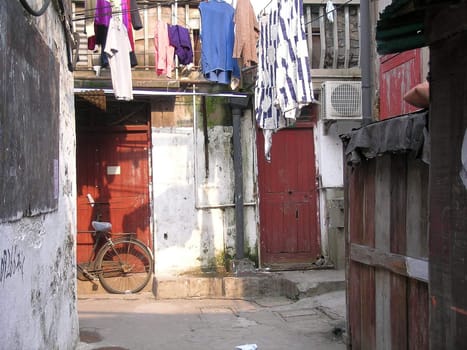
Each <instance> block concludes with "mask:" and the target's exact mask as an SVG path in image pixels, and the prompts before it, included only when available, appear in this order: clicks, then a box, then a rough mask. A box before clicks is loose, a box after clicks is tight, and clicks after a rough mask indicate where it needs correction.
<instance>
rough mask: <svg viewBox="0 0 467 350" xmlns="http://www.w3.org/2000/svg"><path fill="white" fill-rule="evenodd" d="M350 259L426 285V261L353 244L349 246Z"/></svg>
mask: <svg viewBox="0 0 467 350" xmlns="http://www.w3.org/2000/svg"><path fill="white" fill-rule="evenodd" d="M350 259H351V260H353V261H355V262H359V263H361V264H365V265H370V266H373V267H380V268H384V269H386V270H389V271H391V272H393V273H396V274H399V275H402V276H405V277H409V278H414V279H417V280H419V281H422V282H426V283H428V261H426V260H421V259H415V258H410V257H407V256H404V255H399V254H393V253H388V252H384V251H382V250H380V249H376V248H371V247H367V246H363V245H360V244H354V243H353V244H351V245H350Z"/></svg>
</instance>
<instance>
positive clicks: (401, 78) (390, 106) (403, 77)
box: [379, 49, 424, 120]
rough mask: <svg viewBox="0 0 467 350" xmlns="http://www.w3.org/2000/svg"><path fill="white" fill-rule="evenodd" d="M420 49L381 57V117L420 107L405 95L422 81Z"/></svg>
mask: <svg viewBox="0 0 467 350" xmlns="http://www.w3.org/2000/svg"><path fill="white" fill-rule="evenodd" d="M420 62H421V53H420V49H415V50H409V51H405V52H402V53H398V54H394V55H385V56H383V57H381V65H380V70H381V73H380V82H379V85H380V90H381V91H380V119H381V120H383V119H387V118H390V117H395V116H398V115H401V114H407V113H410V112H414V111H415V110H417V109H418V108H416V107H414V106H412V105H410V104H408V103H407V102H405V101H404V95H405V93H406V92H408V91H409V90H410V89H411V88H412V87H414V86H415V85H417V84H419V83H421V82H422V81H423V80H424V79H422V76H421V75H422V74H421V64H420Z"/></svg>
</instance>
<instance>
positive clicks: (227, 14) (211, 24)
mask: <svg viewBox="0 0 467 350" xmlns="http://www.w3.org/2000/svg"><path fill="white" fill-rule="evenodd" d="M199 11H200V14H201V43H202V48H201V68H202V71H203V75H204V77H205V78H206V79H207V80H210V81H214V82H217V83H220V84H230V83H231V81H232V79H233V78H236V79H237V80H238V79H239V78H240V69H239V67H238V63H237V60H236V59H234V58H233V47H234V41H235V35H234V22H233V19H234V13H235V10H234V8H233V7H232V5H229V4H227V3H226V2H223V1H209V2H202V3H200V4H199Z"/></svg>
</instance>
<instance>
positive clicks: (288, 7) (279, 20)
mask: <svg viewBox="0 0 467 350" xmlns="http://www.w3.org/2000/svg"><path fill="white" fill-rule="evenodd" d="M314 101H315V99H314V95H313V89H312V82H311V73H310V63H309V58H308V46H307V41H306V35H305V27H304V21H303V1H302V0H298V1H297V0H282V1H277V0H276V1H275V2H274V3H273V5H272V7H271V8H270V12H269V14H267V15H265V16H263V17H262V18H261V20H260V38H259V41H258V73H257V80H256V86H255V113H256V120H257V123H258V126H259V127H260V128H262V129H263V131H264V136H265V157H266V160H268V161H270V160H271V154H270V150H271V147H272V135H273V133H274V132H276V131H278V130H280V129H282V128H285V127H287V126H289V125H291V124H293V123H294V122H295V120H296V118H297V116H298V115H299V114H300V110H301V108H302V107H303V106H306V105H308V104H310V103H312V102H314Z"/></svg>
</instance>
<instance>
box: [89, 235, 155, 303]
mask: <svg viewBox="0 0 467 350" xmlns="http://www.w3.org/2000/svg"><path fill="white" fill-rule="evenodd" d="M96 269H97V271H99V280H100V282H101V284H102V286H103V287H104V288H105V290H107V291H108V292H109V293H116V294H131V293H137V292H139V291H141V290H142V289H143V288H144V287H145V286H146V285H147V284H148V282H149V280H150V278H151V275H152V269H153V261H152V256H151V252H150V251H149V249H148V248H147V247H146V246H145V245H144V244H143V243H142V242H140V241H137V240H131V239H120V240H117V241H114V242H112V243H107V244H106V245H105V246H103V247H102V249H101V250H100V251H99V254H98V256H97V258H96Z"/></svg>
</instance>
